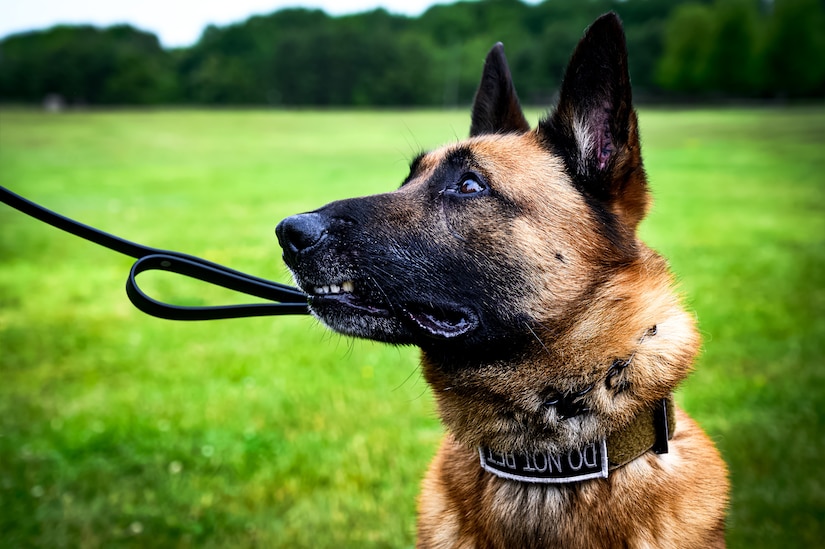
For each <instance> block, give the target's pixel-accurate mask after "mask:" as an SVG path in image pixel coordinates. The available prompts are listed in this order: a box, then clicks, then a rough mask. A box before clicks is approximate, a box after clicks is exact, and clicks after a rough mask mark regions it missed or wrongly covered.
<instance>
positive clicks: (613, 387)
mask: <svg viewBox="0 0 825 549" xmlns="http://www.w3.org/2000/svg"><path fill="white" fill-rule="evenodd" d="M628 366H630V360H622V359H620V358H617V359H616V360H614V361H613V364H612V365H611V366H610V369H609V370H607V377H606V378H605V380H604V386H605V387H606V388H607V390H609V391H613V394H614V396H615V395H619V394H621V393H623V392H624V391H626V390H627V389H629V388H630V383H628V382H627V381H626V380H624V379H620V377H621V376H622V374H624V371H625V368H627V367H628Z"/></svg>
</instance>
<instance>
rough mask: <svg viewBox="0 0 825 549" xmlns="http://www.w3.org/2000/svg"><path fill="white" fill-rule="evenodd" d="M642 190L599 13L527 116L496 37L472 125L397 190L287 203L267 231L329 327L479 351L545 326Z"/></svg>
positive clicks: (613, 27)
mask: <svg viewBox="0 0 825 549" xmlns="http://www.w3.org/2000/svg"><path fill="white" fill-rule="evenodd" d="M646 203H647V193H646V184H645V177H644V172H643V169H642V163H641V158H640V154H639V140H638V134H637V129H636V115H635V113H634V111H633V108H632V106H631V92H630V82H629V77H628V72H627V55H626V51H625V43H624V34H623V31H622V29H621V25H620V23H619V21H618V18H616V17H615V16H614V15H607V16H604V17H602V18H601V19H599V20H598V21H596V23H594V24H593V25H592V27H591V28H590V29H589V30H588V32H587V33H586V35H585V37H584V38H583V39H582V41H581V43H580V44H579V46H578V48H577V50H576V52H575V54H574V56H573V58H572V60H571V63H570V66H569V67H568V69H567V73H566V76H565V79H564V85H563V88H562V90H561V98H560V101H559V104H558V106H557V107H556V109H555V111H554V112H553V113H552V114H551V115H550V116H548V117H547V118H546V119H544V120H542V121H541V122H540V124H539V126H538V128H536V129H535V130H533V131H531V130H530V127H529V124H528V123H527V121H526V119H525V117H524V115H523V114H522V111H521V107H520V105H519V100H518V97H517V95H516V92H515V89H514V87H513V83H512V81H511V78H510V71H509V69H508V67H507V62H506V59H505V57H504V51H503V47H502V46H501V45H500V44H498V45H496V46H495V47H494V48H493V49H492V50H491V51H490V53H489V55H488V57H487V61H486V63H485V66H484V72H483V76H482V81H481V84H480V86H479V89H478V92H477V94H476V99H475V104H474V106H473V112H472V126H471V130H470V138H469V139H467V140H465V141H462V142H459V143H457V144H453V145H449V146H446V147H443V148H440V149H438V150H435V151H432V152H428V153H425V154H421V155H419V156H418V157H417V158H415V160H413V162H412V164H411V166H410V173H409V175H408V176H407V178H406V180H405V181H404V182H403V183H402V185H401V187H400V188H399V189H397V190H395V191H393V192H390V193H387V194H381V195H376V196H369V197H365V198H356V199H351V200H344V201H339V202H334V203H331V204H329V205H327V206H325V207H323V208H321V209H319V210H315V211H313V212H310V213H305V214H300V215H295V216H292V217H290V218H287V219H285V220H284V221H282V222H281V223H280V224H279V226H278V229H277V234H278V237H279V240H280V243H281V246H282V248H283V250H284V259H285V261H286V263H287V265H288V266H289V268H290V269H291V270H292V272H293V274H294V277H295V280H296V282H297V283H298V285H300V287H301V288H302V289H303V290H304V291H305V292H306V293H308V294H309V296H310V299H309V301H310V308H311V310H312V312H313V314H314V315H315V316H316V317H318V318H319V319H320V320H321V321H322V322H324V323H325V324H326V325H328V326H329V327H330V328H332V329H333V330H336V331H338V332H341V333H344V334H347V335H353V336H358V337H365V338H370V339H376V340H380V341H385V342H391V343H400V344H417V345H420V346H422V347H423V348H425V349H426V348H438V349H443V350H446V351H449V350H450V349H455V350H460V351H459V352H460V353H462V354H463V353H466V352H467V350H468V349H473V350H475V351H478V352H482V353H484V354H487V353H489V352H491V351H494V350H496V349H498V348H499V347H500V344H501V342H502V341H508V342H509V343H508V348H509V349H512V348H513V345H514V343H516V342H517V341H521V340H524V339H529V338H531V337H532V336H531V334H530V329H531V328H532V327H534V326H535V325H536V324H542V325H544V326H556V325H557V324H558V322H559V321H560V320H561V319H562V318H563V317H565V316H566V315H567V314H569V312H570V308H571V306H572V304H573V303H576V302H577V301H579V300H580V298H581V295H582V294H583V293H586V292H588V291H589V289H590V288H591V287H592V286H593V285H594V284H597V283H598V282H599V279H600V277H601V276H602V274H603V271H604V270H605V269H609V268H611V266H615V265H617V264H622V263H627V262H628V261H632V259H633V257H634V255H635V254H636V253H637V250H636V241H635V228H636V225H637V224H638V222H639V220H640V219H641V217H642V216H643V214H644V212H645V207H646Z"/></svg>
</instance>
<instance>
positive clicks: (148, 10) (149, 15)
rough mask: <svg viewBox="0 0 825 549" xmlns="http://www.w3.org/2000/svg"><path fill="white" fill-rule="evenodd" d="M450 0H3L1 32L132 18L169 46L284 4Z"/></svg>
mask: <svg viewBox="0 0 825 549" xmlns="http://www.w3.org/2000/svg"><path fill="white" fill-rule="evenodd" d="M450 2H451V0H128V1H124V0H0V37H5V36H8V35H9V34H13V33H16V32H21V31H26V30H32V29H42V28H47V27H50V26H52V25H56V24H59V23H70V24H77V23H87V24H92V25H97V26H108V25H113V24H117V23H129V24H131V25H133V26H135V27H137V28H139V29H141V30H146V31H150V32H153V33H155V34H156V35H157V36H158V38H160V41H161V43H162V44H163V45H164V46H166V47H174V46H189V45H191V44H193V43H195V41H197V39H198V37H200V35H201V32H202V31H203V29H204V27H206V26H207V25H209V24H215V25H218V26H222V25H226V24H229V23H236V22H240V21H244V20H245V19H247V18H248V17H249V16H251V15H260V14H267V13H271V12H273V11H276V10H278V9H281V8H285V7H296V6H302V7H310V8H321V9H323V10H324V11H326V12H327V13H329V14H330V15H341V14H344V13H359V12H363V11H367V10H371V9H374V8H376V7H383V8H385V9H387V10H388V11H390V12H391V13H398V14H404V15H413V16H414V15H419V14H421V13H423V12H424V11H425V10H426V9H427V8H428V7H429V6H431V5H434V4H444V3H450Z"/></svg>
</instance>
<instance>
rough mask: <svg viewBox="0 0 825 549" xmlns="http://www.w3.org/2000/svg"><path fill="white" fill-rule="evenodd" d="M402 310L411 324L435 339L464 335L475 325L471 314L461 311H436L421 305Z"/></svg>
mask: <svg viewBox="0 0 825 549" xmlns="http://www.w3.org/2000/svg"><path fill="white" fill-rule="evenodd" d="M404 312H406V313H407V316H408V317H409V319H410V320H412V322H413V324H414V325H415V326H417V327H418V328H419V329H420V330H422V331H423V332H425V333H426V334H427V335H428V336H430V337H434V338H437V339H452V338H454V337H458V336H460V335H464V334H466V333H467V332H469V331H470V330H472V329H473V328H475V326H476V323H477V322H476V320H475V318H473V315H470V314H467V313H464V312H461V311H444V310H440V311H438V312H436V311H434V310H431V309H425V308H422V307H415V306H412V307H406V308H405V309H404Z"/></svg>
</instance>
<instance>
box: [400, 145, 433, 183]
mask: <svg viewBox="0 0 825 549" xmlns="http://www.w3.org/2000/svg"><path fill="white" fill-rule="evenodd" d="M425 156H427V152H426V151H422V152H420V153H418V154H417V155H415V158H413V159H412V161H411V162H410V173H409V174H408V175H407V177H406V179H404V181H403V182H402V183H401V186H402V187H403V186H404V185H406V184H407V183H409V182H410V181H412V179H413V178H414V177H415V176H416V174H417V173H418V170H419V169H420V168H421V161H422V160H424V157H425Z"/></svg>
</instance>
